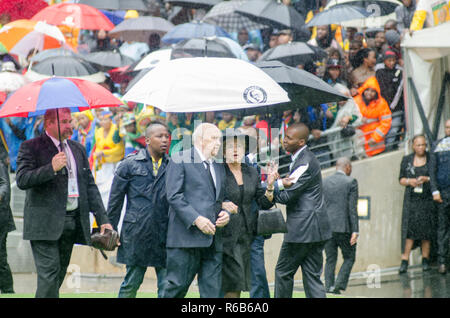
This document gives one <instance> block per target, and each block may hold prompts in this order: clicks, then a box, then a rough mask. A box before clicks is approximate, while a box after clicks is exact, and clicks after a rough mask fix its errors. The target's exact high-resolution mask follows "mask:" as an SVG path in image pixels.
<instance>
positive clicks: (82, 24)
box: [31, 3, 114, 31]
mask: <svg viewBox="0 0 450 318" xmlns="http://www.w3.org/2000/svg"><path fill="white" fill-rule="evenodd" d="M31 20H34V21H45V22H47V23H50V24H53V25H66V26H68V27H71V28H76V29H83V30H105V31H111V30H112V29H113V28H114V24H113V23H112V22H111V21H110V20H109V19H108V18H107V17H106V16H105V15H104V14H103V13H101V12H100V11H99V10H98V9H96V8H94V7H91V6H88V5H86V4H77V3H59V4H54V5H51V6H49V7H47V8H45V9H43V10H41V11H39V12H38V13H37V14H35V15H34V16H33V17H32V18H31Z"/></svg>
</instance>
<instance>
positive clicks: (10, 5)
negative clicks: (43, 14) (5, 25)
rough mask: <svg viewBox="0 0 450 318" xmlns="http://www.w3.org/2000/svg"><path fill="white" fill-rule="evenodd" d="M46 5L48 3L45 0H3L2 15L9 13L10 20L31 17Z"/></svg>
mask: <svg viewBox="0 0 450 318" xmlns="http://www.w3.org/2000/svg"><path fill="white" fill-rule="evenodd" d="M46 7H48V4H47V3H46V2H45V1H43V0H1V1H0V16H1V15H4V14H5V15H9V17H10V21H15V20H19V19H30V18H31V17H32V16H33V15H35V14H36V13H38V12H39V11H41V10H42V9H44V8H46Z"/></svg>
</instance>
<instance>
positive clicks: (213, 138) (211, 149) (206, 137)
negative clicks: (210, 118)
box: [200, 127, 222, 159]
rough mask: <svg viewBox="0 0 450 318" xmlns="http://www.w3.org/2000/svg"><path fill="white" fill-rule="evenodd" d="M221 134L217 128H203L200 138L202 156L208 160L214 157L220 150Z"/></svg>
mask: <svg viewBox="0 0 450 318" xmlns="http://www.w3.org/2000/svg"><path fill="white" fill-rule="evenodd" d="M221 139H222V132H221V131H220V130H219V129H218V128H217V127H205V128H204V129H203V134H202V136H201V137H200V142H201V147H202V152H203V155H204V156H205V157H206V158H207V159H209V158H212V157H214V156H216V155H217V154H218V153H219V150H220V144H221Z"/></svg>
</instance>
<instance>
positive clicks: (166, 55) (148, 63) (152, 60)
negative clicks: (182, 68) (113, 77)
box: [133, 48, 172, 71]
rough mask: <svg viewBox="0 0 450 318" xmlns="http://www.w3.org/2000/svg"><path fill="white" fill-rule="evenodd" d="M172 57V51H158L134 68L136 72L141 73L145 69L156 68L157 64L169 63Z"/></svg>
mask: <svg viewBox="0 0 450 318" xmlns="http://www.w3.org/2000/svg"><path fill="white" fill-rule="evenodd" d="M171 55H172V49H170V48H164V49H160V50H157V51H153V52H151V53H150V54H147V55H146V56H145V57H143V58H142V60H140V61H139V63H137V64H136V66H135V67H134V69H133V70H134V71H139V70H142V69H145V68H150V67H155V66H156V64H158V63H160V62H164V61H169V60H170V57H171Z"/></svg>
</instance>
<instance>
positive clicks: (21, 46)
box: [0, 19, 66, 56]
mask: <svg viewBox="0 0 450 318" xmlns="http://www.w3.org/2000/svg"><path fill="white" fill-rule="evenodd" d="M0 42H1V43H2V44H3V46H4V47H5V48H6V49H7V50H8V52H10V53H12V54H17V55H21V56H27V55H28V53H29V52H30V50H33V49H36V50H40V51H42V50H46V49H51V48H57V47H60V46H61V43H63V42H66V39H65V38H64V35H63V34H62V32H61V31H60V30H59V29H58V28H57V27H56V26H54V25H49V24H47V23H45V22H42V21H31V20H26V19H23V20H16V21H13V22H10V23H8V24H5V25H4V26H3V27H2V28H1V29H0Z"/></svg>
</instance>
